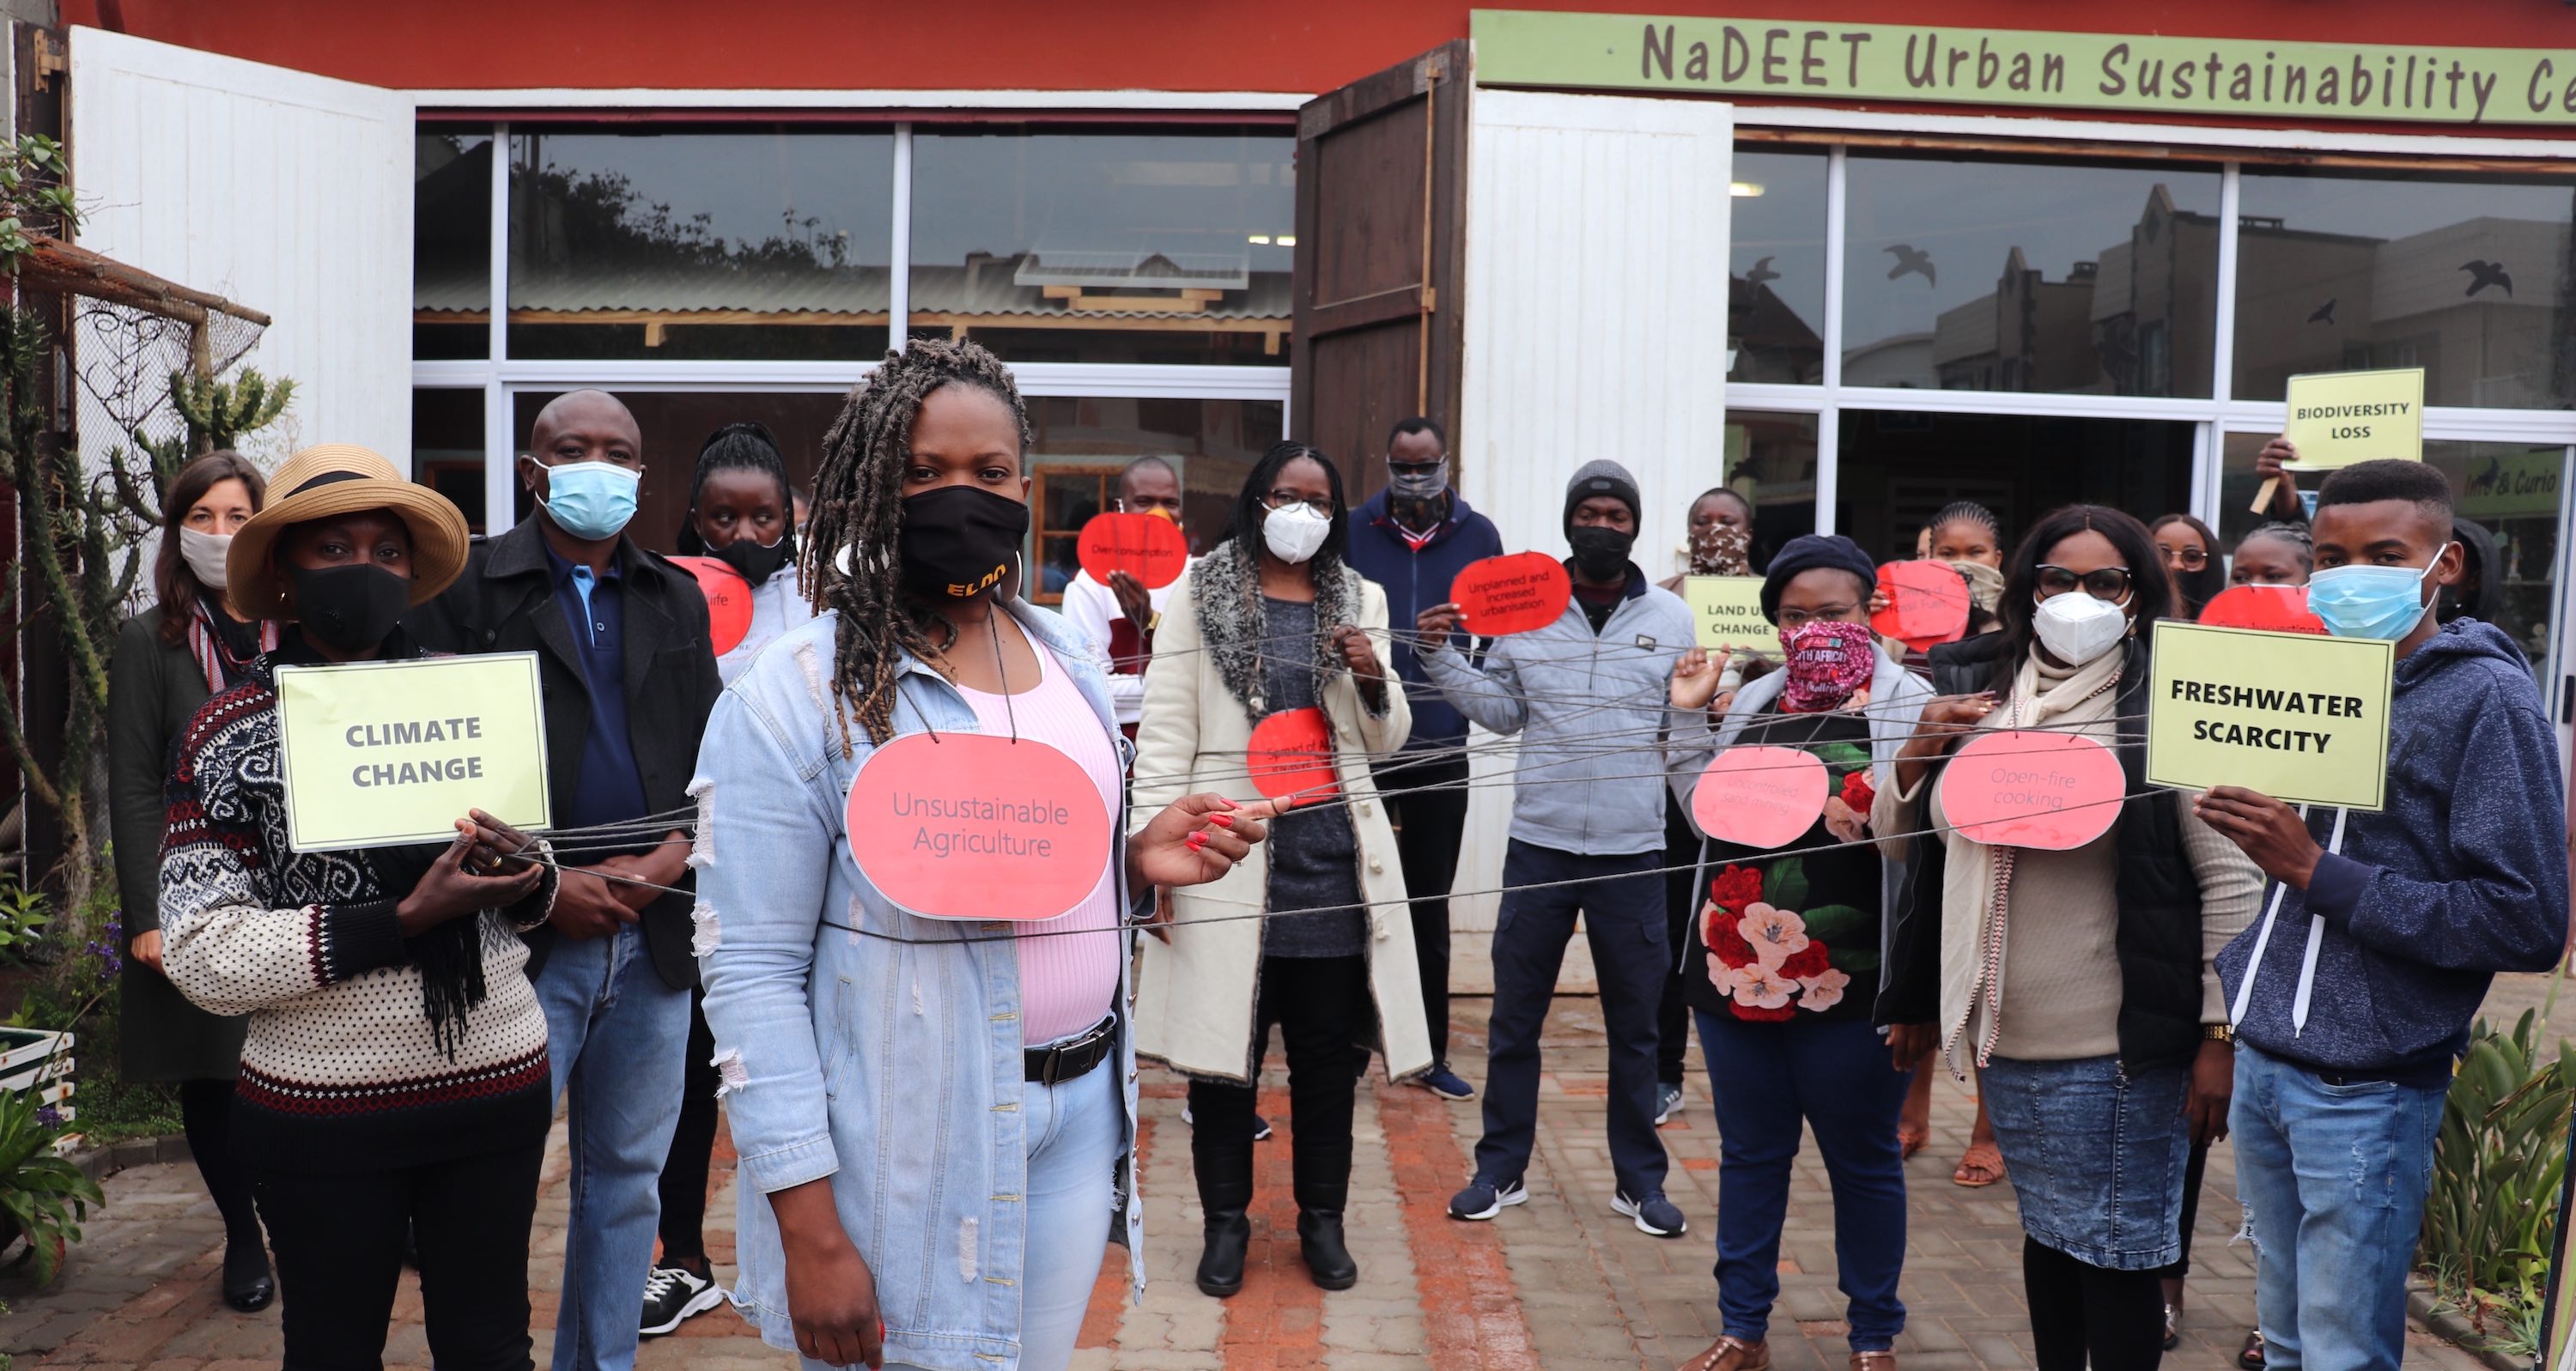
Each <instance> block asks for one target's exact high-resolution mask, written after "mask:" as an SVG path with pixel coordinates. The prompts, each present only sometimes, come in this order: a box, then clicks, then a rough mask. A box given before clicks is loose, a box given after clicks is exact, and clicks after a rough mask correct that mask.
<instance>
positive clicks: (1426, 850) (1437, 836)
mask: <svg viewBox="0 0 2576 1371" xmlns="http://www.w3.org/2000/svg"><path fill="white" fill-rule="evenodd" d="M1378 786H1379V788H1380V789H1381V790H1386V791H1400V792H1404V793H1401V794H1396V795H1393V796H1391V797H1389V798H1388V799H1387V801H1386V807H1387V812H1388V814H1389V815H1390V816H1391V817H1392V818H1393V819H1394V820H1395V823H1396V830H1395V858H1396V861H1397V862H1398V863H1399V864H1401V865H1402V866H1403V868H1404V893H1405V897H1406V898H1407V899H1408V900H1409V901H1410V902H1411V903H1412V907H1413V955H1414V959H1415V960H1416V961H1417V962H1418V963H1420V965H1421V968H1422V1019H1423V1024H1424V1026H1425V1027H1427V1028H1429V1029H1430V1030H1431V1060H1433V1061H1435V1062H1438V1063H1439V1064H1440V1065H1442V1066H1447V1065H1448V1064H1449V887H1450V886H1451V885H1453V884H1455V883H1456V882H1457V879H1458V842H1459V840H1460V838H1461V837H1462V836H1464V835H1465V833H1466V831H1467V795H1468V791H1467V758H1466V755H1465V754H1464V753H1459V752H1442V753H1425V754H1416V753H1402V754H1399V755H1398V757H1397V759H1396V760H1395V761H1394V762H1392V763H1389V764H1388V765H1387V766H1385V767H1383V768H1381V769H1380V771H1379V775H1378Z"/></svg>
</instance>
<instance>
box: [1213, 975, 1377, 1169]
mask: <svg viewBox="0 0 2576 1371" xmlns="http://www.w3.org/2000/svg"><path fill="white" fill-rule="evenodd" d="M1375 1013H1376V1008H1375V1006H1374V1004H1373V1003H1372V1001H1371V1000H1370V998H1369V970H1368V958H1367V957H1365V956H1361V957H1265V958H1263V959H1262V962H1261V995H1260V1006H1259V1009H1258V1016H1257V1017H1256V1018H1255V1019H1254V1021H1253V1030H1252V1031H1253V1038H1252V1074H1253V1076H1254V1078H1255V1079H1256V1080H1258V1079H1259V1077H1260V1075H1261V1061H1262V1058H1263V1057H1264V1056H1266V1055H1267V1050H1268V1048H1269V1045H1270V1026H1271V1025H1272V1024H1277V1025H1279V1036H1280V1039H1281V1041H1283V1042H1284V1043H1286V1045H1287V1048H1288V1120H1289V1138H1290V1146H1291V1147H1292V1148H1293V1149H1294V1153H1293V1156H1292V1159H1291V1164H1290V1171H1291V1175H1292V1176H1293V1177H1294V1183H1295V1189H1296V1195H1297V1207H1298V1208H1299V1209H1304V1210H1334V1211H1339V1210H1340V1209H1341V1208H1342V1207H1343V1206H1344V1205H1345V1204H1346V1203H1347V1202H1348V1201H1349V1199H1350V1193H1351V1108H1352V1099H1353V1097H1354V1095H1355V1094H1356V1093H1357V1092H1358V1089H1359V1079H1358V1074H1357V1073H1358V1070H1359V1067H1360V1065H1361V1063H1363V1062H1364V1061H1366V1060H1367V1059H1366V1058H1365V1057H1363V1056H1362V1055H1361V1049H1360V1048H1358V1047H1357V1046H1355V1045H1354V1042H1355V1040H1357V1039H1360V1038H1363V1037H1366V1036H1368V1033H1369V1028H1370V1024H1371V1022H1372V1020H1373V1016H1374V1015H1375ZM1254 1101H1255V1087H1253V1086H1248V1085H1233V1084H1230V1083H1227V1082H1223V1081H1206V1080H1194V1081H1191V1082H1190V1165H1191V1168H1192V1169H1193V1170H1194V1171H1196V1172H1197V1173H1198V1182H1199V1207H1200V1208H1201V1209H1203V1210H1205V1211H1206V1212H1207V1213H1209V1214H1212V1215H1213V1214H1230V1213H1239V1212H1241V1211H1243V1210H1245V1209H1248V1208H1250V1207H1251V1206H1252V1146H1253V1144H1252V1113H1253V1106H1254Z"/></svg>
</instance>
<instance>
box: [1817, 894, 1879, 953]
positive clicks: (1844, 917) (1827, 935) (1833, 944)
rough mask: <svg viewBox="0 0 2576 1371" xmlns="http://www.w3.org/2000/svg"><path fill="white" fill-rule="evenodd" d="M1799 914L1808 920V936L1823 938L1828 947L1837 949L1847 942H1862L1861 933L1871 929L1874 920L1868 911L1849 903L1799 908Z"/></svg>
mask: <svg viewBox="0 0 2576 1371" xmlns="http://www.w3.org/2000/svg"><path fill="white" fill-rule="evenodd" d="M1798 916H1799V917H1800V918H1802V919H1805V920H1806V921H1807V936H1808V937H1810V938H1818V939H1822V940H1823V942H1824V944H1825V946H1826V947H1827V948H1829V949H1833V950H1836V951H1839V950H1841V948H1842V947H1843V945H1844V944H1846V943H1852V944H1857V943H1858V942H1860V941H1861V935H1862V934H1863V933H1867V932H1869V931H1870V923H1871V922H1872V921H1871V919H1870V916H1869V915H1868V913H1866V912H1865V911H1863V910H1860V909H1856V908H1854V907H1852V906H1850V905H1847V904H1820V905H1817V906H1816V907H1815V908H1813V909H1801V910H1799V911H1798ZM1870 941H1871V942H1872V943H1875V942H1876V941H1877V940H1876V939H1875V938H1873V939H1870Z"/></svg>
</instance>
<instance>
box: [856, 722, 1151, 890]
mask: <svg viewBox="0 0 2576 1371" xmlns="http://www.w3.org/2000/svg"><path fill="white" fill-rule="evenodd" d="M843 817H844V820H845V822H846V823H847V825H848V828H849V841H850V859H851V860H852V861H855V862H857V863H858V864H859V871H860V874H862V875H864V876H866V877H867V878H868V882H869V884H871V885H874V886H875V887H876V888H877V889H878V891H880V892H881V893H883V894H884V895H885V897H886V898H887V899H889V900H892V901H894V902H895V903H896V904H897V905H899V906H901V907H903V908H904V909H906V910H909V911H911V912H912V913H915V914H919V915H922V916H923V917H925V918H932V919H1009V920H1017V921H1035V920H1041V919H1052V918H1055V917H1056V916H1058V915H1060V914H1064V913H1067V912H1069V911H1070V910H1072V909H1073V907H1074V906H1075V905H1078V904H1080V903H1082V901H1083V900H1084V898H1086V897H1087V896H1089V895H1090V894H1091V892H1092V889H1093V888H1094V887H1096V886H1098V885H1099V884H1100V876H1101V873H1102V872H1104V871H1106V870H1107V869H1108V867H1109V813H1108V811H1107V810H1105V809H1103V808H1102V807H1101V804H1100V787H1098V786H1097V785H1095V784H1093V783H1092V780H1091V777H1090V776H1088V775H1086V774H1085V773H1084V772H1083V769H1082V765H1081V764H1080V763H1078V762H1076V761H1074V760H1073V758H1071V757H1068V756H1066V755H1065V754H1064V753H1062V752H1060V751H1057V750H1056V749H1055V748H1052V747H1049V746H1047V745H1046V744H1045V743H1041V742H1038V741H1037V740H1035V739H1033V738H1021V739H1019V740H1017V741H1013V740H1012V739H1010V738H1006V737H996V736H994V735H992V734H988V733H937V734H932V733H914V734H909V735H907V736H905V737H901V738H897V739H895V740H894V741H893V742H890V743H888V744H886V745H885V746H883V747H881V748H878V749H877V750H876V752H875V753H874V754H873V755H871V756H870V757H869V758H868V760H867V761H866V762H865V763H864V764H863V765H861V766H860V767H859V776H858V779H857V780H856V781H854V782H852V783H851V785H850V798H849V803H848V806H847V808H846V810H845V812H844V816H843Z"/></svg>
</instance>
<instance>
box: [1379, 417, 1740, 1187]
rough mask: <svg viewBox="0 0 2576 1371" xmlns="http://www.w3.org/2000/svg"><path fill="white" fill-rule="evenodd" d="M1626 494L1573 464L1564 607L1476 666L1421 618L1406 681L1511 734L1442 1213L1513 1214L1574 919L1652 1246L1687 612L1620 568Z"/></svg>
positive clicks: (1448, 612) (1629, 1167)
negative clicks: (1497, 886)
mask: <svg viewBox="0 0 2576 1371" xmlns="http://www.w3.org/2000/svg"><path fill="white" fill-rule="evenodd" d="M1638 509H1639V505H1638V497H1637V482H1636V478H1634V477H1632V476H1630V475H1629V474H1628V472H1627V470H1626V469H1625V468H1623V467H1621V466H1620V465H1619V464H1618V463H1616V462H1607V461H1599V462H1590V463H1586V464H1585V465H1584V467H1583V468H1582V469H1581V470H1580V471H1577V472H1576V473H1575V474H1574V480H1573V481H1572V482H1570V483H1569V484H1568V485H1567V486H1566V491H1565V533H1566V541H1567V542H1568V543H1570V544H1572V547H1573V553H1574V555H1573V556H1572V557H1570V558H1568V559H1567V560H1566V570H1567V572H1568V574H1569V575H1571V576H1572V577H1573V580H1574V598H1573V600H1572V601H1571V602H1570V603H1569V604H1567V606H1566V608H1565V612H1564V613H1563V614H1561V615H1559V616H1558V617H1557V620H1556V622H1555V623H1552V624H1550V625H1548V626H1547V627H1545V628H1540V629H1534V630H1532V631H1530V632H1527V633H1522V634H1516V635H1513V636H1510V637H1505V638H1498V639H1496V640H1495V641H1494V644H1493V646H1492V647H1491V648H1490V649H1488V650H1487V652H1486V654H1485V657H1484V661H1483V663H1482V664H1481V665H1479V664H1477V663H1476V662H1473V661H1470V660H1469V659H1468V658H1467V656H1466V655H1465V654H1464V653H1462V652H1461V651H1460V650H1459V648H1460V646H1461V642H1462V640H1461V639H1460V638H1459V636H1458V635H1459V633H1460V630H1461V629H1462V628H1463V629H1464V630H1465V631H1466V632H1470V633H1472V632H1473V631H1475V628H1476V625H1475V624H1473V623H1468V622H1462V619H1461V616H1460V614H1459V612H1458V607H1457V606H1456V605H1454V604H1444V605H1434V606H1432V607H1431V608H1429V609H1426V610H1424V611H1422V613H1421V615H1420V617H1418V618H1417V619H1416V620H1415V625H1414V626H1415V627H1416V628H1417V629H1419V630H1420V631H1421V633H1422V635H1423V641H1422V644H1421V646H1420V647H1419V648H1418V649H1417V652H1418V654H1419V660H1420V661H1421V663H1422V668H1423V671H1424V672H1425V673H1426V674H1427V675H1428V676H1429V677H1430V679H1431V683H1432V684H1433V685H1436V686H1438V687H1439V688H1440V692H1441V693H1442V694H1443V695H1445V696H1447V697H1448V699H1449V701H1450V703H1452V704H1454V705H1456V706H1457V707H1458V711H1459V712H1460V713H1462V714H1464V715H1466V716H1467V717H1468V718H1469V719H1470V720H1473V721H1474V722H1475V723H1476V724H1478V725H1480V726H1482V727H1483V728H1485V729H1487V730H1488V731H1490V732H1493V733H1498V734H1506V735H1508V734H1514V733H1517V734H1519V735H1520V736H1521V749H1520V764H1519V770H1518V771H1517V772H1516V773H1515V774H1514V780H1515V785H1514V787H1513V801H1512V828H1511V844H1510V847H1509V849H1508V850H1507V851H1506V853H1505V855H1504V858H1503V885H1504V886H1505V887H1506V893H1505V894H1504V896H1503V905H1502V912H1501V917H1500V918H1499V919H1498V920H1497V921H1496V924H1495V928H1494V1009H1493V1017H1492V1019H1491V1021H1490V1024H1489V1027H1488V1040H1489V1043H1490V1056H1489V1057H1488V1060H1487V1064H1486V1074H1485V1135H1484V1137H1483V1138H1482V1139H1481V1140H1480V1141H1478V1142H1477V1144H1476V1175H1475V1178H1474V1179H1473V1180H1471V1181H1470V1182H1468V1185H1467V1188H1466V1189H1464V1190H1461V1191H1459V1192H1458V1194H1457V1196H1456V1197H1455V1198H1453V1199H1451V1200H1450V1202H1449V1215H1450V1217H1452V1218H1457V1219H1490V1218H1492V1217H1494V1216H1495V1215H1496V1214H1499V1213H1501V1212H1502V1211H1503V1209H1504V1208H1505V1207H1506V1206H1509V1205H1515V1204H1519V1203H1521V1202H1522V1201H1523V1200H1525V1199H1527V1198H1528V1192H1527V1191H1525V1190H1524V1189H1523V1188H1522V1183H1521V1173H1522V1172H1523V1171H1524V1170H1526V1169H1527V1167H1528V1165H1529V1157H1530V1147H1531V1143H1532V1140H1533V1138H1534V1137H1535V1135H1536V1133H1537V1128H1538V1078H1539V1033H1540V1030H1541V1029H1542V1028H1543V1027H1544V1026H1545V1025H1546V1022H1547V1008H1548V1002H1549V1000H1550V999H1551V998H1552V997H1553V996H1554V994H1555V991H1556V977H1557V972H1558V970H1559V969H1560V968H1561V967H1562V966H1563V964H1564V962H1565V945H1566V943H1567V942H1568V941H1569V940H1570V939H1571V938H1572V937H1573V936H1574V920H1575V916H1576V915H1578V914H1580V915H1582V916H1583V926H1584V931H1585V933H1586V935H1587V936H1588V937H1589V938H1590V939H1591V945H1592V963H1593V968H1594V970H1595V971H1596V972H1597V974H1598V975H1599V978H1600V983H1601V1016H1602V1018H1603V1020H1604V1021H1605V1022H1606V1023H1607V1025H1608V1028H1609V1036H1610V1158H1611V1166H1612V1169H1613V1170H1614V1171H1615V1172H1616V1174H1617V1176H1618V1192H1617V1194H1616V1195H1615V1196H1613V1197H1612V1199H1611V1202H1610V1205H1611V1208H1613V1209H1615V1210H1617V1211H1618V1212H1619V1213H1621V1214H1624V1215H1626V1216H1628V1217H1629V1218H1631V1219H1633V1220H1635V1221H1636V1225H1637V1227H1638V1228H1639V1229H1640V1230H1641V1231H1643V1232H1647V1233H1651V1234H1653V1235H1655V1236H1656V1237H1660V1238H1669V1237H1677V1236H1679V1235H1680V1234H1681V1233H1683V1232H1684V1231H1685V1230H1687V1229H1688V1228H1689V1226H1690V1225H1689V1222H1688V1221H1687V1220H1686V1219H1684V1218H1683V1217H1682V1212H1681V1210H1680V1209H1678V1208H1676V1207H1675V1206H1674V1205H1673V1203H1672V1202H1671V1201H1670V1200H1667V1199H1666V1198H1665V1197H1664V1174H1665V1169H1666V1162H1665V1158H1664V1145H1663V1143H1662V1141H1661V1140H1659V1139H1658V1138H1657V1137H1656V1136H1655V1048H1656V1043H1657V1040H1658V1039H1657V1033H1656V1027H1655V1007H1656V1005H1657V1003H1658V1002H1659V1001H1660V999H1661V996H1662V994H1663V986H1664V968H1665V966H1666V964H1667V963H1668V962H1669V961H1670V960H1671V951H1672V949H1671V948H1670V946H1669V945H1668V939H1667V937H1666V933H1665V929H1664V882H1663V877H1662V875H1661V874H1660V873H1659V871H1658V869H1657V868H1658V866H1659V864H1660V862H1661V860H1662V854H1663V847H1664V804H1665V787H1664V780H1663V775H1662V759H1661V756H1660V752H1659V749H1658V736H1659V730H1660V729H1661V727H1662V725H1663V722H1664V710H1665V697H1666V691H1667V689H1668V685H1669V681H1670V679H1671V676H1672V669H1673V662H1674V660H1675V659H1676V658H1677V657H1679V656H1680V654H1681V653H1682V652H1683V651H1684V650H1685V649H1687V648H1689V647H1690V646H1691V643H1692V637H1693V632H1694V629H1693V624H1692V621H1691V614H1690V609H1689V607H1688V606H1686V605H1684V604H1683V603H1682V600H1681V597H1679V596H1677V595H1674V594H1673V593H1672V592H1671V591H1668V590H1664V589H1662V588H1660V587H1658V586H1656V585H1654V584H1653V583H1652V582H1650V581H1648V580H1647V579H1646V575H1645V573H1644V572H1642V571H1640V570H1638V569H1637V567H1636V565H1635V564H1634V563H1633V562H1631V561H1630V560H1629V557H1628V554H1629V550H1630V548H1631V547H1633V546H1634V545H1635V543H1636V540H1637V515H1638Z"/></svg>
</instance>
